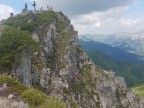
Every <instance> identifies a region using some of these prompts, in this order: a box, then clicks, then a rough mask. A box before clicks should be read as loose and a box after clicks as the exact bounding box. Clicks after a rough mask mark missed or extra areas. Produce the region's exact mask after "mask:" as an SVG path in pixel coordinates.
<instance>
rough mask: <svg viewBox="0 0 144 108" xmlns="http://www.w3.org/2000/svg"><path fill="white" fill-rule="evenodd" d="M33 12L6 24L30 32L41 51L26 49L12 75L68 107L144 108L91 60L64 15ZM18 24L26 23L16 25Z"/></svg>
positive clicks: (122, 83)
mask: <svg viewBox="0 0 144 108" xmlns="http://www.w3.org/2000/svg"><path fill="white" fill-rule="evenodd" d="M31 13H32V11H26V12H25V13H22V14H21V15H18V16H15V17H14V18H13V19H8V20H6V21H5V25H7V26H10V27H15V28H16V29H18V30H24V31H28V32H29V33H30V34H31V36H32V38H33V39H34V40H35V41H36V42H37V43H38V45H39V50H37V51H35V52H33V53H29V49H25V50H26V51H24V52H23V54H22V56H21V57H19V58H17V60H19V63H18V64H16V65H14V66H13V68H12V70H11V71H12V73H11V75H13V76H17V77H18V78H19V81H20V82H22V83H23V84H26V85H27V86H29V87H32V86H34V87H37V88H39V89H40V90H41V91H43V92H44V93H46V94H47V95H50V96H54V97H56V98H57V99H58V100H59V101H63V102H65V103H66V104H67V107H68V108H144V102H143V101H142V100H141V99H140V98H139V97H138V96H137V95H135V93H134V92H132V91H131V90H130V89H128V88H127V87H126V84H125V81H124V79H123V78H122V77H118V76H115V73H114V72H112V71H110V72H108V71H105V70H103V69H101V68H100V67H98V66H96V65H95V64H94V63H93V62H92V61H91V60H90V59H89V58H88V56H87V55H86V54H85V52H84V51H83V50H82V48H81V47H80V46H79V45H78V44H77V32H76V31H75V30H74V28H73V26H72V25H71V23H70V20H69V19H68V18H67V17H66V16H65V15H64V14H63V13H61V12H53V11H49V12H47V11H42V12H33V14H31ZM33 16H34V17H33ZM33 18H35V19H33ZM23 19H24V20H23ZM17 21H19V22H20V21H24V24H23V23H22V25H21V24H20V23H18V24H15V23H17ZM25 24H26V25H25ZM0 99H2V100H1V101H0V105H2V102H3V101H6V103H7V102H8V103H9V102H10V101H9V100H8V98H6V100H5V99H3V98H0ZM12 103H14V102H11V104H12ZM16 104H17V105H19V104H23V105H26V104H24V103H21V102H20V103H16ZM12 105H13V104H12ZM3 108H7V107H3ZM12 108H13V107H12ZM19 108H20V107H19ZM24 108H26V107H24Z"/></svg>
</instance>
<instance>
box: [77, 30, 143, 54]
mask: <svg viewBox="0 0 144 108" xmlns="http://www.w3.org/2000/svg"><path fill="white" fill-rule="evenodd" d="M79 40H82V41H96V42H100V43H105V44H108V45H110V46H112V47H116V48H118V49H120V50H122V51H125V52H130V53H134V54H137V55H141V56H144V31H140V32H137V33H116V34H110V35H103V34H96V35H90V34H85V35H80V36H79Z"/></svg>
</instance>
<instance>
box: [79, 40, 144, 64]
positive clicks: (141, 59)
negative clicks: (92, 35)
mask: <svg viewBox="0 0 144 108" xmlns="http://www.w3.org/2000/svg"><path fill="white" fill-rule="evenodd" d="M79 43H80V45H81V46H82V47H83V48H84V50H85V51H95V52H100V53H102V54H104V55H106V56H108V57H110V58H111V59H113V60H115V61H118V62H122V63H135V64H144V56H139V55H136V54H133V53H129V52H125V51H122V50H120V49H118V48H117V47H112V46H110V45H107V44H104V43H99V42H96V41H83V40H79Z"/></svg>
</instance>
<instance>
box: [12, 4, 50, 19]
mask: <svg viewBox="0 0 144 108" xmlns="http://www.w3.org/2000/svg"><path fill="white" fill-rule="evenodd" d="M32 6H33V7H34V10H36V2H35V1H33V4H32ZM47 9H48V10H52V7H51V6H49V5H47ZM27 10H28V5H27V3H25V5H24V8H23V9H22V12H25V11H27ZM42 10H43V7H41V8H40V11H42ZM13 16H14V14H13V13H10V17H11V18H12V17H13Z"/></svg>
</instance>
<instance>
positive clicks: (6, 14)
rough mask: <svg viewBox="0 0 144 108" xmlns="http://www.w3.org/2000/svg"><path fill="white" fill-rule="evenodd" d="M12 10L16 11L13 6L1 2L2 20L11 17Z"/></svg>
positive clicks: (0, 16) (0, 18) (0, 12)
mask: <svg viewBox="0 0 144 108" xmlns="http://www.w3.org/2000/svg"><path fill="white" fill-rule="evenodd" d="M11 12H13V13H14V12H15V11H14V9H13V8H11V7H10V6H7V5H4V4H0V20H2V19H6V18H7V17H9V16H10V13H11Z"/></svg>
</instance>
